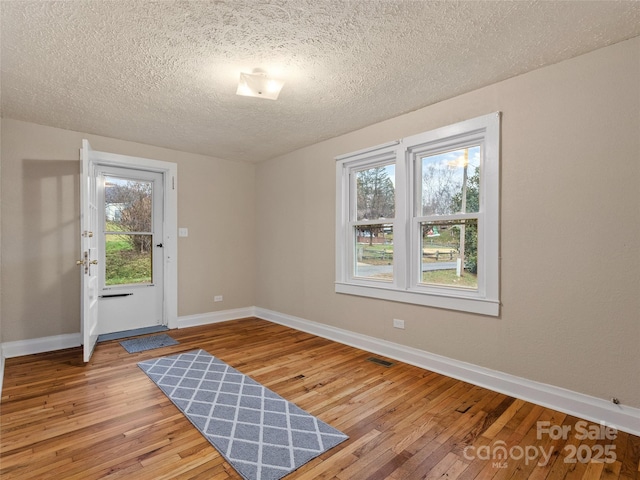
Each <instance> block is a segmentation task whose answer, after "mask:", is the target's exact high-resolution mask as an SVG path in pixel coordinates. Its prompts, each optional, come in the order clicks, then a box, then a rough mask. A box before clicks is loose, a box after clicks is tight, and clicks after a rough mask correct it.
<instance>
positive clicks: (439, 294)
mask: <svg viewBox="0 0 640 480" xmlns="http://www.w3.org/2000/svg"><path fill="white" fill-rule="evenodd" d="M500 117H501V114H500V112H494V113H491V114H487V115H483V116H480V117H476V118H473V119H470V120H465V121H462V122H458V123H455V124H453V125H448V126H445V127H441V128H437V129H434V130H431V131H428V132H424V133H420V134H417V135H413V136H410V137H406V138H404V139H401V140H398V141H394V142H390V143H386V144H382V145H378V146H375V147H372V148H368V149H363V150H359V151H357V152H353V153H349V154H345V155H341V156H338V157H336V281H335V291H336V293H342V294H350V295H358V296H365V297H372V298H378V299H382V300H390V301H396V302H402V303H411V304H417V305H424V306H431V307H436V308H444V309H451V310H459V311H465V312H472V313H478V314H482V315H490V316H498V315H499V314H500V299H499V249H500V246H499V240H500V238H499V237H500V228H499V226H500V198H499V197H500ZM476 145H480V148H481V163H480V201H479V203H480V205H479V208H478V212H471V213H457V214H451V215H427V216H425V215H422V211H421V210H420V212H418V208H421V202H422V200H421V199H420V200H419V201H418V196H421V192H422V190H421V182H422V176H421V174H420V175H419V174H418V171H420V172H421V166H420V162H421V159H422V158H423V157H424V156H427V155H429V154H434V153H430V152H444V151H450V150H454V149H456V148H465V147H470V146H476ZM393 158H395V195H396V197H395V218H394V219H393V221H389V220H390V219H383V221H380V222H377V221H376V223H392V224H393V246H394V261H393V272H394V275H393V281H391V282H390V281H381V280H376V279H372V278H367V277H356V276H355V275H354V271H355V269H354V265H355V264H354V262H355V242H354V230H353V225H354V222H353V220H352V218H351V215H352V214H353V205H352V201H353V195H354V194H356V193H355V192H354V184H355V183H354V180H353V178H354V172H357V171H361V170H363V169H366V168H374V167H376V166H379V165H382V164H384V165H388V164H389V163H393V162H391V161H389V160H390V159H393ZM383 159H384V160H383ZM418 213H420V215H418ZM425 218H427V219H431V220H442V221H444V220H453V219H463V218H477V219H478V247H477V254H478V277H477V279H478V288H477V290H476V289H466V288H460V287H449V286H444V285H434V284H425V283H421V281H420V280H421V273H422V267H421V265H422V255H421V254H422V248H421V245H422V243H421V234H420V225H421V222H422V221H424V220H425Z"/></svg>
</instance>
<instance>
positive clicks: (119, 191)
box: [104, 176, 153, 232]
mask: <svg viewBox="0 0 640 480" xmlns="http://www.w3.org/2000/svg"><path fill="white" fill-rule="evenodd" d="M104 187H105V188H104V203H105V205H104V207H105V221H106V223H107V228H106V230H113V231H120V232H151V205H152V202H151V198H152V195H153V183H151V182H147V181H142V180H133V179H125V178H118V177H109V176H107V177H105V185H104Z"/></svg>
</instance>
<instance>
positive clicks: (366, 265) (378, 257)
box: [354, 223, 393, 281]
mask: <svg viewBox="0 0 640 480" xmlns="http://www.w3.org/2000/svg"><path fill="white" fill-rule="evenodd" d="M354 229H355V232H354V233H355V235H354V237H355V240H356V243H355V266H354V276H355V277H363V278H370V279H375V280H386V281H391V280H393V224H390V223H381V224H376V225H359V226H356V227H354Z"/></svg>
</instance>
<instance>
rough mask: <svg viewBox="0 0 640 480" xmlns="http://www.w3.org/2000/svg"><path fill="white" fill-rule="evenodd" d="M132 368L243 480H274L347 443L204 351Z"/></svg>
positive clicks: (274, 394)
mask: <svg viewBox="0 0 640 480" xmlns="http://www.w3.org/2000/svg"><path fill="white" fill-rule="evenodd" d="M138 366H139V367H140V368H141V369H142V370H143V371H144V372H145V373H146V374H147V375H148V376H149V378H150V379H151V380H153V382H155V384H156V385H158V387H160V389H161V390H162V391H163V392H164V393H165V395H167V397H169V399H171V401H172V402H173V403H174V404H175V405H176V406H177V407H178V408H179V409H180V410H181V411H182V413H184V415H185V416H186V417H187V418H188V419H189V421H191V423H193V425H194V426H195V427H196V428H197V429H198V430H200V432H201V433H202V434H203V435H204V436H205V438H206V439H207V440H209V442H211V444H212V445H213V446H214V447H215V448H216V449H217V450H218V451H219V452H220V454H221V455H222V456H223V457H225V459H226V460H227V461H228V462H229V463H230V464H231V465H232V466H233V468H235V469H236V470H237V472H238V473H239V474H240V475H241V476H242V477H243V478H245V479H247V480H276V479H280V478H282V477H284V476H285V475H287V474H289V473H291V472H292V471H294V470H296V469H297V468H299V467H300V466H302V465H304V464H305V463H307V462H308V461H309V460H311V459H313V458H315V457H317V456H318V455H320V454H322V453H323V452H325V451H327V450H329V449H330V448H332V447H335V446H336V445H338V444H339V443H342V442H343V441H345V440H346V439H347V438H349V437H347V436H346V435H345V434H344V433H342V432H340V431H339V430H336V429H335V428H333V427H331V426H330V425H327V424H326V423H324V422H323V421H321V420H319V419H317V418H316V417H314V416H313V415H311V414H309V413H307V412H305V411H304V410H302V409H300V408H298V407H297V406H296V405H294V404H293V403H291V402H289V401H287V400H285V399H284V398H282V397H281V396H280V395H278V394H276V393H274V392H272V391H271V390H269V389H268V388H266V387H264V386H262V385H260V384H259V383H258V382H256V381H255V380H253V379H252V378H250V377H248V376H246V375H244V374H242V373H240V372H239V371H238V370H236V369H234V368H232V367H230V366H229V365H227V364H226V363H224V362H223V361H221V360H219V359H217V358H215V357H214V356H212V355H210V354H209V353H207V352H205V351H204V350H194V351H191V352H186V353H181V354H179V355H172V356H168V357H161V358H156V359H153V360H145V361H143V362H140V363H138Z"/></svg>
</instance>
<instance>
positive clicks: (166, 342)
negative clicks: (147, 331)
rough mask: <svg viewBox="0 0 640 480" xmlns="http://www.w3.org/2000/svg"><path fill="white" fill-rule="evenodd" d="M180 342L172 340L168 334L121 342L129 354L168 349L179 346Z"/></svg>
mask: <svg viewBox="0 0 640 480" xmlns="http://www.w3.org/2000/svg"><path fill="white" fill-rule="evenodd" d="M178 343H179V342H178V341H177V340H175V339H173V338H171V337H170V336H169V335H167V334H166V333H162V334H160V335H152V336H150V337H139V338H132V339H131V340H124V341H122V342H120V345H122V346H123V348H124V349H125V350H126V351H127V352H129V353H138V352H144V351H146V350H153V349H154V348H160V347H168V346H170V345H178Z"/></svg>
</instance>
